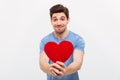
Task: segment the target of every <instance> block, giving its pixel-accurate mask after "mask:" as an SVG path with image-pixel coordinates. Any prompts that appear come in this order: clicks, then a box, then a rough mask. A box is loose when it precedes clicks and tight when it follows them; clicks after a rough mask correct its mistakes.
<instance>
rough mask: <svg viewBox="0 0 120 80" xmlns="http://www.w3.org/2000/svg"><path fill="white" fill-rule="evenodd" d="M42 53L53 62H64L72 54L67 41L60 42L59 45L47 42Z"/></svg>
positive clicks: (70, 44)
mask: <svg viewBox="0 0 120 80" xmlns="http://www.w3.org/2000/svg"><path fill="white" fill-rule="evenodd" d="M44 51H45V53H46V54H47V56H48V57H49V58H50V59H51V60H52V61H53V62H56V61H61V62H65V61H66V60H67V59H68V58H69V57H70V56H71V55H72V53H73V45H72V43H71V42H69V41H62V42H60V43H59V44H57V43H55V42H48V43H46V44H45V47H44Z"/></svg>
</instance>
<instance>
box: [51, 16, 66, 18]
mask: <svg viewBox="0 0 120 80" xmlns="http://www.w3.org/2000/svg"><path fill="white" fill-rule="evenodd" d="M52 18H56V16H55V17H52ZM61 18H65V16H61Z"/></svg>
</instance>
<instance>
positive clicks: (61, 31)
mask: <svg viewBox="0 0 120 80" xmlns="http://www.w3.org/2000/svg"><path fill="white" fill-rule="evenodd" d="M65 30H66V29H63V30H55V32H56V33H57V34H62V33H64V32H65Z"/></svg>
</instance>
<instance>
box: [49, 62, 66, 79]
mask: <svg viewBox="0 0 120 80" xmlns="http://www.w3.org/2000/svg"><path fill="white" fill-rule="evenodd" d="M50 71H51V73H52V75H53V76H59V77H61V76H64V74H65V71H66V66H65V65H64V63H62V62H56V63H53V64H51V65H50Z"/></svg>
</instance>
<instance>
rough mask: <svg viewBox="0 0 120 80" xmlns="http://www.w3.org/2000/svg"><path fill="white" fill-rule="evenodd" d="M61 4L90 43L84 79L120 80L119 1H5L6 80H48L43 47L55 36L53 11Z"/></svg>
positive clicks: (1, 47) (2, 45) (1, 37)
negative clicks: (41, 61)
mask: <svg viewBox="0 0 120 80" xmlns="http://www.w3.org/2000/svg"><path fill="white" fill-rule="evenodd" d="M58 3H61V4H63V5H65V6H66V7H68V8H69V11H70V23H69V25H68V28H69V30H72V31H73V32H75V33H77V34H79V35H81V36H82V37H83V38H84V40H85V42H86V44H85V55H84V63H83V65H82V68H81V70H79V77H80V79H81V80H120V58H119V57H120V1H119V0H0V80H46V74H45V73H44V72H42V71H41V70H40V68H39V51H40V50H39V44H40V40H41V39H42V38H43V37H44V36H45V35H47V34H49V33H50V32H52V31H53V28H52V26H51V23H50V17H49V8H50V7H51V6H53V5H54V4H58Z"/></svg>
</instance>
